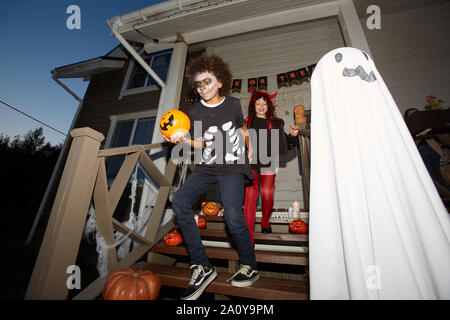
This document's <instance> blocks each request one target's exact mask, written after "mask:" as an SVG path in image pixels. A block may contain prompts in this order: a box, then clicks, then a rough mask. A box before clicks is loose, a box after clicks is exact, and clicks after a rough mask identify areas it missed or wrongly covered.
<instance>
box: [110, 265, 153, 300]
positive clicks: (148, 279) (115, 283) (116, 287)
mask: <svg viewBox="0 0 450 320" xmlns="http://www.w3.org/2000/svg"><path fill="white" fill-rule="evenodd" d="M160 289H161V279H159V277H158V276H156V275H154V274H153V273H152V272H151V271H150V270H138V271H134V270H133V269H131V268H128V269H122V270H116V271H114V272H112V273H111V274H110V275H109V276H108V278H107V279H106V282H105V286H104V288H103V299H104V300H156V299H157V298H158V295H159V290H160Z"/></svg>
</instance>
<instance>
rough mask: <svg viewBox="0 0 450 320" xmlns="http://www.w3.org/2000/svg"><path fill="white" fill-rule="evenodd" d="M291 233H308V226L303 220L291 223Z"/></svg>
mask: <svg viewBox="0 0 450 320" xmlns="http://www.w3.org/2000/svg"><path fill="white" fill-rule="evenodd" d="M289 231H291V232H293V233H308V225H307V224H306V223H305V222H304V221H303V220H301V219H297V220H293V221H291V223H289Z"/></svg>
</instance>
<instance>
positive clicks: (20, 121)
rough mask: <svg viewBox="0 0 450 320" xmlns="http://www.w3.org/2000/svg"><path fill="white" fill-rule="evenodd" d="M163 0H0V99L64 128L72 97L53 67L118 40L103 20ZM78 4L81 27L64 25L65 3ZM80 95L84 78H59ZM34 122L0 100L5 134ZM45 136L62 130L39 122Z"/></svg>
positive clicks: (53, 138) (55, 138) (57, 137)
mask: <svg viewBox="0 0 450 320" xmlns="http://www.w3.org/2000/svg"><path fill="white" fill-rule="evenodd" d="M158 2H163V0H150V1H149V0H146V1H144V0H125V1H119V0H113V1H107V0H71V1H66V0H53V1H50V0H41V1H36V0H14V1H11V0H6V1H0V17H1V18H0V41H1V46H0V48H1V49H0V58H1V59H0V100H2V101H5V102H6V103H8V104H10V105H12V106H14V107H17V108H19V109H21V110H22V111H24V112H26V113H28V114H30V115H31V116H33V117H35V118H37V119H39V120H41V121H43V122H45V123H47V124H49V125H51V126H53V127H54V128H56V129H58V130H60V131H62V132H68V130H69V128H70V124H71V122H72V119H73V116H74V115H75V112H76V109H77V107H78V104H79V103H78V101H77V100H75V99H74V98H73V97H72V96H71V95H69V94H68V93H67V92H66V91H65V90H64V89H63V88H61V87H60V86H59V85H58V84H57V83H56V82H55V81H54V80H53V79H52V77H51V74H50V71H51V70H52V69H54V68H57V67H61V66H65V65H68V64H71V63H75V62H79V61H83V60H87V59H91V58H95V57H98V56H101V55H104V54H106V53H108V52H109V51H110V50H111V49H113V48H114V47H115V46H117V45H118V44H119V42H118V40H117V39H116V38H114V37H113V36H111V35H110V29H109V27H108V25H107V24H106V20H107V19H109V18H112V17H114V16H117V15H120V14H125V13H128V12H131V11H135V10H138V9H141V8H144V7H147V6H150V5H152V4H155V3H158ZM70 5H77V6H79V7H80V10H81V29H80V30H69V29H68V28H67V26H66V20H67V18H68V17H69V16H70V14H67V13H66V10H67V7H68V6H70ZM62 81H63V82H64V83H65V84H66V85H67V86H68V87H69V88H71V89H72V90H73V91H74V92H75V93H77V95H78V96H80V97H81V98H82V97H83V96H84V92H85V90H86V88H87V85H88V82H83V81H82V79H63V80H62ZM40 126H42V125H40V124H39V123H37V122H35V121H33V120H31V119H29V118H27V117H25V116H23V115H21V114H20V113H17V112H16V111H13V110H11V109H9V108H7V107H5V106H4V105H2V104H0V133H3V134H7V135H9V136H11V137H14V136H15V135H23V134H24V133H26V132H27V131H29V130H31V129H34V128H37V127H40ZM44 135H45V137H46V141H49V142H50V143H51V144H53V145H55V144H58V143H60V142H63V141H64V138H65V137H64V136H63V135H61V134H59V133H57V132H55V131H52V130H51V129H48V128H46V127H44Z"/></svg>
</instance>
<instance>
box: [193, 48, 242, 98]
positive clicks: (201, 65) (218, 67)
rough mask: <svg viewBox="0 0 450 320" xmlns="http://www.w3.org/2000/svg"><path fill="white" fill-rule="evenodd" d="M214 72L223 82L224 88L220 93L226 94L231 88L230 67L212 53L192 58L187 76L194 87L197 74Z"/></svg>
mask: <svg viewBox="0 0 450 320" xmlns="http://www.w3.org/2000/svg"><path fill="white" fill-rule="evenodd" d="M206 71H207V72H210V73H213V74H214V75H215V76H216V78H217V80H219V81H220V82H222V88H220V89H219V95H221V96H226V95H228V93H229V92H230V90H231V80H232V78H233V76H232V75H231V72H230V68H229V66H228V64H227V63H226V62H224V61H223V60H222V58H220V57H218V56H216V55H212V56H207V55H206V54H202V55H201V56H200V57H198V58H194V59H192V60H191V61H190V62H189V64H188V66H187V67H186V77H187V78H188V79H189V83H190V84H191V86H192V87H194V78H195V75H196V74H197V73H199V72H206Z"/></svg>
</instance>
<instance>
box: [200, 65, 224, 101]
mask: <svg viewBox="0 0 450 320" xmlns="http://www.w3.org/2000/svg"><path fill="white" fill-rule="evenodd" d="M194 83H195V87H196V88H197V92H198V93H199V94H200V96H201V97H202V98H203V100H205V101H206V102H209V101H211V100H214V99H215V98H218V97H219V88H221V87H222V83H221V82H220V81H218V80H217V78H216V76H215V75H214V74H213V73H210V72H208V71H205V72H201V73H197V74H196V75H195V77H194Z"/></svg>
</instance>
